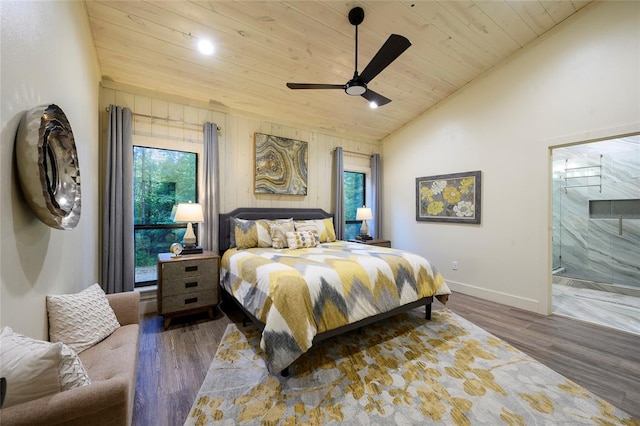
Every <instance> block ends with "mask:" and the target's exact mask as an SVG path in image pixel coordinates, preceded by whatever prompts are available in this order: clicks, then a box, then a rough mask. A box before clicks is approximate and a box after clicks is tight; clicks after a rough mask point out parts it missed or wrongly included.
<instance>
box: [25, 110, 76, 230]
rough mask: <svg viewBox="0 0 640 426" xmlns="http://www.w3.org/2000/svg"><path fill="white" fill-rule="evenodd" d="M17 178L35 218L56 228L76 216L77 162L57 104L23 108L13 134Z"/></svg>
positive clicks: (71, 224)
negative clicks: (24, 109)
mask: <svg viewBox="0 0 640 426" xmlns="http://www.w3.org/2000/svg"><path fill="white" fill-rule="evenodd" d="M16 161H17V167H18V179H19V181H20V186H21V188H22V192H23V194H24V197H25V199H26V200H27V203H28V204H29V207H31V210H33V213H34V214H35V215H36V217H37V218H38V219H40V220H41V221H42V222H44V223H45V224H47V225H49V226H51V227H52V228H56V229H66V230H68V229H73V228H75V227H76V225H77V224H78V221H79V220H80V205H81V203H80V166H79V164H78V153H77V151H76V144H75V140H74V138H73V132H72V131H71V125H70V124H69V121H68V120H67V117H66V115H65V114H64V112H63V111H62V109H60V107H58V106H57V105H53V104H52V105H48V106H47V105H40V106H37V107H35V108H32V109H31V110H29V111H27V112H26V113H25V115H24V116H23V117H22V120H21V121H20V125H19V127H18V134H17V137H16Z"/></svg>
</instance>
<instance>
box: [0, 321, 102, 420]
mask: <svg viewBox="0 0 640 426" xmlns="http://www.w3.org/2000/svg"><path fill="white" fill-rule="evenodd" d="M0 361H1V362H0V374H1V375H2V377H5V378H6V380H7V395H6V399H5V402H4V404H3V407H10V406H12V405H15V404H20V403H23V402H26V401H31V400H33V399H37V398H41V397H43V396H46V395H50V394H54V393H57V392H60V391H65V390H69V389H73V388H75V387H80V386H85V385H88V384H90V383H91V381H90V379H89V377H88V375H87V372H86V371H85V369H84V366H83V365H82V362H81V361H80V359H79V358H78V356H77V355H76V353H75V352H74V351H73V350H72V349H70V348H69V347H68V346H67V345H65V344H64V343H62V342H58V343H50V342H45V341H42V340H35V339H31V338H29V337H27V336H24V335H22V334H19V333H14V332H13V330H12V329H11V328H10V327H5V329H4V330H3V331H2V334H1V335H0Z"/></svg>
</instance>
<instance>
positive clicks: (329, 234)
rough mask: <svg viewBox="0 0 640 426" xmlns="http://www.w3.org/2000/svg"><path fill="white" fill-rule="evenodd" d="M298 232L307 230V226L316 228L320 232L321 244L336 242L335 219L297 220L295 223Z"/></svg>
mask: <svg viewBox="0 0 640 426" xmlns="http://www.w3.org/2000/svg"><path fill="white" fill-rule="evenodd" d="M295 225H296V231H301V230H305V229H307V228H305V227H307V226H315V227H316V229H317V230H318V235H319V236H320V242H321V243H327V242H329V243H330V242H333V241H335V240H336V230H335V228H334V227H333V219H331V218H326V219H312V220H297V221H296V222H295Z"/></svg>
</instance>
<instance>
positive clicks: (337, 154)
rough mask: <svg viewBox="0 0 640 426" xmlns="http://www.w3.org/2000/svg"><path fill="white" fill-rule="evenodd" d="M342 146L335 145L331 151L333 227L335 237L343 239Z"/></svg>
mask: <svg viewBox="0 0 640 426" xmlns="http://www.w3.org/2000/svg"><path fill="white" fill-rule="evenodd" d="M342 155H343V154H342V148H340V147H337V148H336V149H335V151H333V179H334V183H333V188H334V191H333V196H334V205H333V212H334V213H333V214H334V216H333V227H334V228H335V230H336V238H337V239H339V240H344V228H345V215H344V160H343V158H342Z"/></svg>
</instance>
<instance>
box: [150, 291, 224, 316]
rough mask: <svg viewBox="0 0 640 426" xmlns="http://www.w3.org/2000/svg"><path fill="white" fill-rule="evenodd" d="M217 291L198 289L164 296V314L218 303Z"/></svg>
mask: <svg viewBox="0 0 640 426" xmlns="http://www.w3.org/2000/svg"><path fill="white" fill-rule="evenodd" d="M216 299H217V298H216V293H214V292H212V291H196V292H194V293H186V294H179V295H176V296H169V297H163V298H162V314H163V315H165V314H172V313H176V312H182V311H184V310H187V309H195V308H201V307H203V306H211V305H215V304H216V303H218V301H217V300H216Z"/></svg>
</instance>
